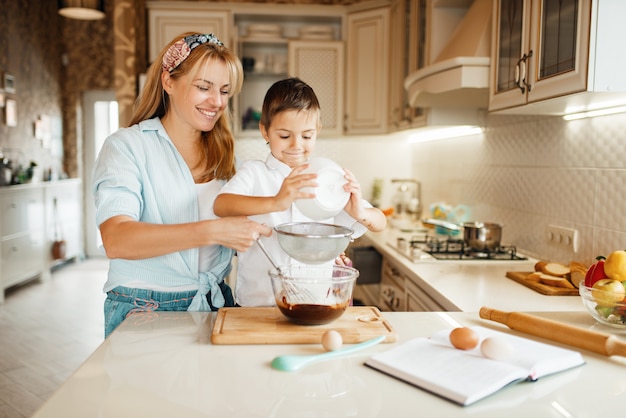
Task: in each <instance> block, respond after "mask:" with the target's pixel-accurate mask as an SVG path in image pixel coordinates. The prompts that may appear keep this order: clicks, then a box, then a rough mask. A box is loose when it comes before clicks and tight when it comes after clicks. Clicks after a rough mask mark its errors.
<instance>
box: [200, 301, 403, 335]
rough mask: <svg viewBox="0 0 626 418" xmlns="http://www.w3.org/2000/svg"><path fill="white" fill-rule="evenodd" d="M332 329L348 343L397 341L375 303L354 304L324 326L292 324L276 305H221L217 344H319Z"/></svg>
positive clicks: (214, 328)
mask: <svg viewBox="0 0 626 418" xmlns="http://www.w3.org/2000/svg"><path fill="white" fill-rule="evenodd" d="M329 329H334V330H336V331H338V332H339V333H340V334H341V336H342V338H343V342H344V343H346V344H354V343H360V342H363V341H366V340H369V339H372V338H374V337H378V336H380V335H384V336H385V337H386V338H385V340H384V341H383V342H385V343H391V342H394V341H396V339H397V335H396V333H395V331H394V330H393V328H392V327H391V324H389V322H388V321H387V320H386V319H385V318H383V317H382V315H381V313H380V311H379V310H378V308H376V307H373V306H350V307H348V308H347V309H346V312H344V314H343V315H342V316H341V317H340V318H339V319H337V320H336V321H334V322H331V323H330V324H324V325H297V324H294V323H291V322H289V321H288V320H287V318H285V317H284V316H283V314H282V313H280V311H279V310H278V308H276V307H263V308H252V307H250V308H244V307H241V308H221V309H220V310H219V311H218V312H217V317H216V319H215V325H214V326H213V333H212V334H211V342H212V343H213V344H319V343H321V341H322V335H323V334H324V332H326V331H328V330H329Z"/></svg>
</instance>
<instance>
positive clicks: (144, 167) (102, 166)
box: [93, 118, 234, 310]
mask: <svg viewBox="0 0 626 418" xmlns="http://www.w3.org/2000/svg"><path fill="white" fill-rule="evenodd" d="M93 194H94V201H95V205H96V223H97V225H98V226H99V225H100V224H102V223H103V222H104V221H106V220H107V219H109V218H111V217H113V216H116V215H127V216H130V217H131V218H133V219H135V220H137V221H141V222H147V223H155V224H180V223H187V222H196V221H198V219H199V213H198V199H197V191H196V187H195V184H194V180H193V177H192V175H191V172H190V171H189V168H188V167H187V164H186V163H185V161H184V160H183V158H182V156H181V155H180V154H179V152H178V150H177V149H176V147H175V146H174V144H173V143H172V141H171V140H170V138H169V136H168V135H167V133H166V131H165V128H164V127H163V125H162V124H161V121H160V119H159V118H154V119H150V120H146V121H143V122H140V123H139V124H137V125H133V126H131V127H129V128H123V129H120V130H119V131H117V132H115V133H114V134H112V135H111V136H110V137H108V138H107V139H106V140H105V141H104V144H103V146H102V149H101V151H100V154H99V156H98V158H97V160H96V167H95V171H94V182H93ZM233 253H234V251H233V250H231V249H228V248H224V247H222V251H219V252H217V253H216V260H215V262H214V263H212V266H213V268H212V269H211V271H209V272H202V273H199V272H198V249H197V248H192V249H189V250H184V251H179V252H175V253H171V254H166V255H163V256H159V257H152V258H147V259H143V260H124V259H113V260H111V261H110V266H109V273H108V278H107V282H106V283H105V285H104V291H105V292H106V291H109V290H111V289H113V288H115V287H117V286H123V285H124V284H125V283H129V282H136V281H143V282H148V283H153V284H155V285H156V286H162V287H175V286H189V285H197V286H198V288H199V290H198V294H197V295H196V297H195V298H194V301H193V302H192V307H190V310H192V309H193V310H209V309H207V308H209V306H208V303H207V302H206V299H205V298H202V294H204V295H206V294H207V293H208V291H209V290H211V297H212V300H211V302H212V303H213V305H214V306H215V307H221V306H223V305H224V299H223V297H222V294H221V291H220V289H219V286H218V284H219V283H220V282H221V281H223V279H224V277H225V276H227V275H228V273H229V272H230V269H231V263H230V261H231V259H232V256H233Z"/></svg>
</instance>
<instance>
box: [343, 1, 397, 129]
mask: <svg viewBox="0 0 626 418" xmlns="http://www.w3.org/2000/svg"><path fill="white" fill-rule="evenodd" d="M389 19H390V12H389V8H388V7H386V8H379V9H373V10H367V11H364V12H355V13H350V14H349V15H348V18H347V26H348V43H347V44H348V46H349V47H348V51H347V63H346V65H347V72H346V86H347V90H346V128H345V130H346V133H349V134H375V133H387V131H388V129H389V128H388V115H389V110H388V109H389V95H388V93H389V87H390V86H389V71H390V70H389V67H390V63H391V54H390V42H389V36H390V32H391V31H390V28H389Z"/></svg>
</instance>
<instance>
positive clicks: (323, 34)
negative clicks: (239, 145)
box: [233, 6, 345, 136]
mask: <svg viewBox="0 0 626 418" xmlns="http://www.w3.org/2000/svg"><path fill="white" fill-rule="evenodd" d="M268 11H269V10H266V8H263V9H258V10H256V9H254V10H247V11H246V13H245V14H244V13H242V12H241V11H237V10H234V20H235V26H236V29H235V31H236V33H237V36H238V41H237V54H238V55H239V57H240V58H241V59H242V62H243V64H244V69H245V79H244V85H243V89H242V92H241V93H240V94H239V95H238V96H237V97H235V98H234V100H233V114H234V115H236V116H235V132H236V133H238V134H240V135H241V134H243V135H248V134H250V135H253V136H258V135H259V126H258V125H259V123H258V122H259V118H260V113H261V107H262V104H263V98H264V97H265V93H266V92H267V90H268V89H269V88H270V86H271V85H272V84H273V83H275V82H276V81H279V80H281V79H284V78H287V77H298V78H300V79H302V80H303V81H304V82H306V83H308V84H309V85H310V86H311V87H312V88H313V89H314V90H315V93H316V95H317V97H318V100H319V102H320V107H321V111H322V130H321V132H320V135H321V136H328V135H340V134H341V133H342V131H343V103H344V100H343V93H342V92H343V91H344V86H343V80H344V61H345V59H344V46H343V41H342V39H341V37H342V35H341V27H342V17H341V15H340V14H339V15H333V14H329V13H328V11H325V9H323V8H319V7H317V8H307V7H302V6H299V8H298V9H296V10H295V11H297V13H298V14H294V10H292V9H286V10H285V8H284V7H283V10H282V11H278V10H275V11H274V13H273V14H267V12H268ZM307 11H308V12H309V13H307ZM310 31H313V32H310Z"/></svg>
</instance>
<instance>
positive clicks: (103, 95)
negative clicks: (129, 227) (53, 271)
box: [83, 90, 119, 257]
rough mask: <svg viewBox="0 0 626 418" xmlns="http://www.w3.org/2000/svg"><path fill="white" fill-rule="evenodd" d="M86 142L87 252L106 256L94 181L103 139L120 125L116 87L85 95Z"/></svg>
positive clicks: (84, 153)
mask: <svg viewBox="0 0 626 418" xmlns="http://www.w3.org/2000/svg"><path fill="white" fill-rule="evenodd" d="M83 116H84V122H85V126H84V130H85V142H84V148H83V167H84V172H83V196H84V211H83V213H84V225H85V227H84V228H85V229H84V230H85V255H86V256H87V257H103V256H104V255H105V254H104V252H103V250H102V248H101V247H102V238H101V237H100V231H98V228H97V227H96V211H95V206H94V203H93V195H92V192H91V184H92V183H93V169H94V165H95V162H96V157H97V156H98V153H99V152H100V148H101V147H102V143H103V142H104V140H105V139H106V138H107V137H108V136H109V135H111V134H112V133H113V132H115V131H117V129H118V128H119V111H118V106H117V100H116V98H115V92H114V91H112V90H111V91H108V90H107V91H88V92H85V93H84V95H83Z"/></svg>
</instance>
